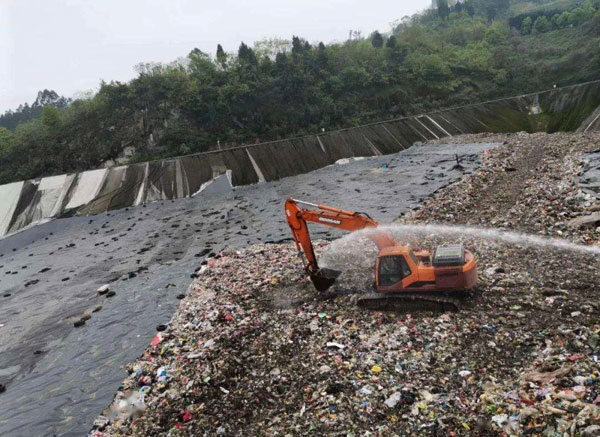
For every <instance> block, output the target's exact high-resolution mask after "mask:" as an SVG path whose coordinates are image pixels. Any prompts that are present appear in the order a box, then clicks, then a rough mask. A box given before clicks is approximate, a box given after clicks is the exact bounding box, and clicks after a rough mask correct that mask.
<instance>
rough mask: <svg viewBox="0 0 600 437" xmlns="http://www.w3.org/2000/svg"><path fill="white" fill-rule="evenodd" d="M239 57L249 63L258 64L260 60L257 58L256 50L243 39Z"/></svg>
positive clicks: (243, 61)
mask: <svg viewBox="0 0 600 437" xmlns="http://www.w3.org/2000/svg"><path fill="white" fill-rule="evenodd" d="M238 59H239V60H240V62H242V63H247V64H250V65H257V64H258V60H257V59H256V55H255V54H254V51H253V50H252V49H251V48H250V47H248V46H247V45H246V44H245V43H244V42H243V41H242V43H241V44H240V48H239V49H238Z"/></svg>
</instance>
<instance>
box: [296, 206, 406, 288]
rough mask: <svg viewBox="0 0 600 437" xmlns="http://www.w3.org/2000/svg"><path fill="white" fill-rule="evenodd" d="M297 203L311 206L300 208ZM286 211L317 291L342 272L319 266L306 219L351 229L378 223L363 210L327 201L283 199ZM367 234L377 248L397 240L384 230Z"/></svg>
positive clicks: (347, 229) (363, 227)
mask: <svg viewBox="0 0 600 437" xmlns="http://www.w3.org/2000/svg"><path fill="white" fill-rule="evenodd" d="M299 205H304V206H308V207H310V208H302V207H300V206H299ZM285 214H286V218H287V222H288V224H289V226H290V229H291V230H292V237H293V238H294V242H295V243H296V248H297V249H298V251H299V253H300V254H302V253H304V257H305V258H306V261H307V264H306V266H305V269H306V271H307V273H308V274H309V275H310V278H311V280H312V281H313V284H314V285H315V288H316V289H317V290H319V291H325V290H327V289H328V288H329V287H331V285H333V283H334V282H335V280H336V279H337V278H338V276H339V275H340V274H341V272H339V271H337V270H331V269H321V268H319V264H318V262H317V257H316V255H315V251H314V248H313V244H312V240H311V238H310V233H309V231H308V223H309V222H312V223H318V224H321V225H324V226H329V227H332V228H337V229H343V230H346V231H350V232H353V231H358V230H361V229H365V228H376V227H378V226H379V223H378V222H377V221H376V220H373V219H372V218H371V217H370V216H369V215H368V214H366V213H361V212H354V211H345V210H343V209H337V208H332V207H330V206H326V205H316V204H314V203H309V202H303V201H300V200H296V199H292V198H289V199H287V201H286V202H285ZM369 238H371V239H372V240H373V241H374V242H375V244H377V247H379V249H380V250H381V249H383V248H386V247H392V246H395V245H396V244H398V243H397V242H396V240H395V239H394V238H393V237H392V235H391V234H390V233H389V232H386V231H378V232H375V233H373V234H372V235H370V236H369Z"/></svg>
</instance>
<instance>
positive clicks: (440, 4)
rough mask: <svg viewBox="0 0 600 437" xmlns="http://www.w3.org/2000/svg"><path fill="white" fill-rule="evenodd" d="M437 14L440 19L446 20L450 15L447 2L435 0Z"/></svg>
mask: <svg viewBox="0 0 600 437" xmlns="http://www.w3.org/2000/svg"><path fill="white" fill-rule="evenodd" d="M437 12H438V15H439V16H440V18H442V19H446V18H448V15H450V8H449V7H448V0H437Z"/></svg>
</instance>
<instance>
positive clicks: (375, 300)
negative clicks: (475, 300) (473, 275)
mask: <svg viewBox="0 0 600 437" xmlns="http://www.w3.org/2000/svg"><path fill="white" fill-rule="evenodd" d="M463 296H464V294H460V295H459V294H438V293H435V294H434V293H369V294H364V295H362V296H359V297H358V300H357V305H358V306H359V307H361V308H365V309H368V310H374V311H394V312H402V313H410V312H416V311H433V312H439V313H443V312H456V311H459V310H460V309H461V308H462V307H463V306H464V305H463V299H462V298H463Z"/></svg>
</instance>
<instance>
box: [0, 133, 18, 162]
mask: <svg viewBox="0 0 600 437" xmlns="http://www.w3.org/2000/svg"><path fill="white" fill-rule="evenodd" d="M16 144H17V140H16V138H15V135H14V134H13V133H12V132H11V131H9V130H8V129H5V128H3V127H0V158H2V157H3V156H6V155H8V154H9V153H10V152H11V151H12V150H13V148H14V147H15V145H16Z"/></svg>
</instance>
